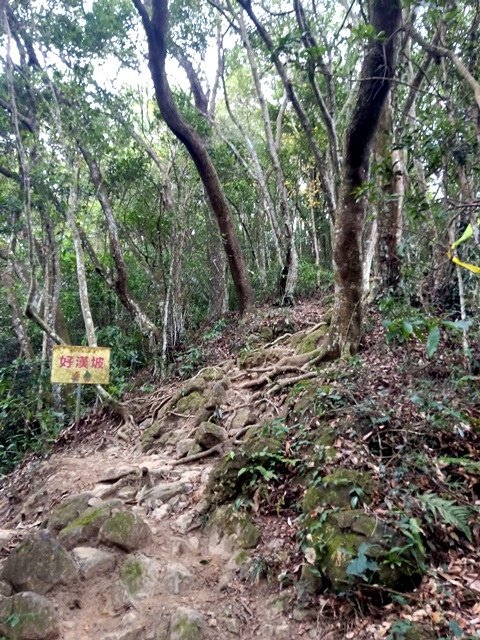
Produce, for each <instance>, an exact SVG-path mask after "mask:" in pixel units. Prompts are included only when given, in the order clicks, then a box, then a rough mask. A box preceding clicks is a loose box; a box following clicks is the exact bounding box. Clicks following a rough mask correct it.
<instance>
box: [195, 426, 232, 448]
mask: <svg viewBox="0 0 480 640" xmlns="http://www.w3.org/2000/svg"><path fill="white" fill-rule="evenodd" d="M226 439H227V432H226V431H225V429H224V428H223V427H220V426H218V424H214V423H213V422H208V421H207V422H201V423H200V425H199V427H198V429H197V430H196V432H195V442H196V443H197V444H199V445H200V446H201V448H202V449H211V448H212V447H214V446H215V445H217V444H220V443H221V442H225V440H226Z"/></svg>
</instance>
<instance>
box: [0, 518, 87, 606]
mask: <svg viewBox="0 0 480 640" xmlns="http://www.w3.org/2000/svg"><path fill="white" fill-rule="evenodd" d="M77 576H78V570H77V567H76V566H75V563H74V561H73V560H72V558H71V557H70V555H69V554H68V553H67V551H65V549H64V548H63V547H62V545H61V544H60V543H59V542H57V540H55V538H54V537H53V536H52V534H51V533H50V532H49V531H39V532H38V533H36V534H34V535H33V536H31V537H30V538H28V539H27V540H25V541H24V542H22V543H20V544H19V545H18V547H16V549H14V550H13V551H12V553H11V554H10V555H9V557H8V558H7V561H6V563H5V566H4V569H3V572H2V578H3V579H4V580H6V581H7V582H9V583H10V584H11V585H12V586H13V588H14V589H15V591H36V592H37V593H40V594H45V593H48V592H49V591H50V589H52V588H53V587H54V586H55V585H57V584H69V583H70V582H72V581H73V580H74V579H75V578H76V577H77Z"/></svg>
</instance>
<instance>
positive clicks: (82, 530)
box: [58, 504, 112, 549]
mask: <svg viewBox="0 0 480 640" xmlns="http://www.w3.org/2000/svg"><path fill="white" fill-rule="evenodd" d="M111 512H112V509H111V507H110V506H109V505H108V504H105V505H101V506H99V507H89V508H88V509H85V511H83V512H82V513H81V514H80V515H79V516H78V517H77V518H75V519H74V520H72V521H71V522H69V523H68V524H67V526H66V527H64V528H63V529H62V530H61V531H60V533H59V534H58V539H59V541H60V542H61V543H62V544H63V546H64V547H65V548H66V549H73V547H77V546H78V545H80V544H82V543H85V542H89V541H90V540H92V539H94V538H96V537H97V535H98V532H99V531H100V527H101V526H102V524H103V523H104V522H105V520H106V519H107V518H108V517H109V516H110V515H111Z"/></svg>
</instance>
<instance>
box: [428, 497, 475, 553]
mask: <svg viewBox="0 0 480 640" xmlns="http://www.w3.org/2000/svg"><path fill="white" fill-rule="evenodd" d="M418 499H419V500H420V503H421V504H422V506H423V507H424V508H425V509H428V510H429V511H430V512H431V513H432V515H433V516H434V518H435V520H438V519H441V520H443V521H444V522H445V523H446V524H450V525H451V526H452V527H455V529H458V530H459V531H461V532H462V533H463V534H464V535H465V537H466V538H467V539H468V540H469V542H471V541H472V532H471V530H470V527H469V525H468V521H469V518H470V509H468V507H463V506H461V505H459V504H457V503H456V502H454V501H453V500H446V499H445V498H442V497H440V496H439V495H437V494H436V493H432V492H431V491H427V492H426V493H424V494H423V495H420V496H418Z"/></svg>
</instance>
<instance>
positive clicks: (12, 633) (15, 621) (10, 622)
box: [0, 591, 59, 640]
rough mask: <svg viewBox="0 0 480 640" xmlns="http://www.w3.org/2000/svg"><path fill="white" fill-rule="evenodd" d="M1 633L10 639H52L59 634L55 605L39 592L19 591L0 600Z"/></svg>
mask: <svg viewBox="0 0 480 640" xmlns="http://www.w3.org/2000/svg"><path fill="white" fill-rule="evenodd" d="M0 634H1V635H2V636H3V637H5V638H8V640H51V639H53V638H57V637H58V635H59V625H58V619H57V615H56V613H55V609H54V607H53V605H52V604H51V603H50V602H49V600H47V598H44V597H43V596H40V595H38V594H37V593H32V592H28V591H26V592H23V593H17V594H16V595H14V596H11V597H10V598H3V599H2V600H1V602H0Z"/></svg>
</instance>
